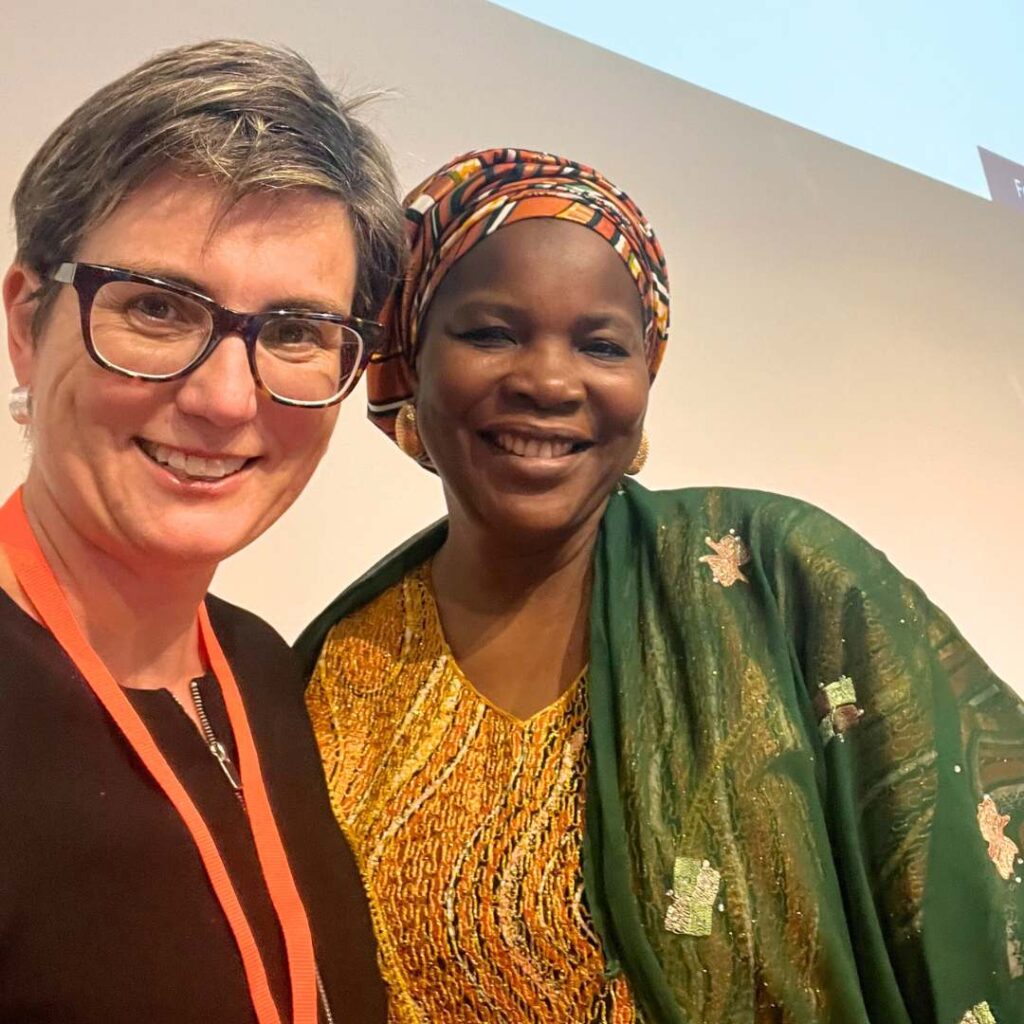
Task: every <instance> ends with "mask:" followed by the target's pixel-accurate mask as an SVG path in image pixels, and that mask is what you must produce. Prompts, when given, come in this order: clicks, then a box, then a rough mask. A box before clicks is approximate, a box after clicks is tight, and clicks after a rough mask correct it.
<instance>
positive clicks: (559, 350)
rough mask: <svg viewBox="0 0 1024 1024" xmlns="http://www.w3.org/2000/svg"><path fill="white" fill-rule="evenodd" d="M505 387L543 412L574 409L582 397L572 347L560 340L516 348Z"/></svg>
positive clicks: (537, 340) (553, 339) (564, 340)
mask: <svg viewBox="0 0 1024 1024" xmlns="http://www.w3.org/2000/svg"><path fill="white" fill-rule="evenodd" d="M505 385H506V387H507V389H508V390H509V391H510V392H511V393H512V394H514V395H515V396H516V397H518V398H519V399H520V400H522V401H525V402H528V403H529V404H531V405H533V406H535V407H536V408H539V409H545V410H554V411H562V410H563V409H566V408H574V407H576V406H577V405H579V404H580V403H581V402H582V401H583V399H584V397H585V395H586V389H585V387H584V383H583V379H582V377H581V376H580V365H579V360H578V358H577V353H576V350H575V347H574V346H573V344H572V342H571V341H569V340H568V339H563V338H554V337H552V338H543V339H534V340H531V341H530V342H529V343H527V344H525V345H520V346H519V347H518V348H517V349H516V353H515V359H514V362H513V365H512V368H511V371H510V373H509V374H508V376H507V378H506V381H505Z"/></svg>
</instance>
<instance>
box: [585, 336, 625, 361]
mask: <svg viewBox="0 0 1024 1024" xmlns="http://www.w3.org/2000/svg"><path fill="white" fill-rule="evenodd" d="M580 350H581V351H583V352H586V353H587V355H591V356H595V357H596V358H598V359H604V360H609V361H617V360H621V359H628V358H629V357H630V355H631V354H632V353H631V352H630V349H629V348H627V347H626V346H625V345H623V344H622V343H621V342H618V341H613V340H612V339H611V338H588V339H587V340H586V341H585V342H583V344H582V345H581V346H580Z"/></svg>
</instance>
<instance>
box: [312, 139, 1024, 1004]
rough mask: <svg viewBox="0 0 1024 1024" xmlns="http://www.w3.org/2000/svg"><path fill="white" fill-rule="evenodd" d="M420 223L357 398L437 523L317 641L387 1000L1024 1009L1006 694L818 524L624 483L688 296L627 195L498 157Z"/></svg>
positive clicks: (888, 580)
mask: <svg viewBox="0 0 1024 1024" xmlns="http://www.w3.org/2000/svg"><path fill="white" fill-rule="evenodd" d="M406 218H407V234H408V239H409V243H410V249H411V265H410V269H409V273H408V275H407V277H406V279H405V280H404V282H403V283H402V285H401V286H400V287H399V288H398V289H397V290H396V291H395V292H393V293H392V295H391V297H390V299H389V300H388V303H387V305H386V307H385V309H384V313H383V315H382V319H383V321H384V329H385V341H386V344H387V346H388V348H387V351H388V352H389V353H390V355H389V357H388V358H387V359H386V361H383V362H381V363H380V364H379V365H378V366H374V367H371V370H370V374H371V377H370V381H369V393H370V414H371V418H372V419H373V421H374V422H375V423H377V425H379V426H380V427H382V428H383V429H384V430H386V431H387V433H388V434H389V435H390V436H392V437H393V438H394V439H395V440H396V441H397V443H398V445H399V447H400V448H401V449H402V451H403V452H405V453H406V454H407V455H408V456H410V457H412V458H414V459H415V460H416V461H417V462H419V463H420V464H421V465H423V466H425V467H427V468H429V469H433V470H434V471H436V472H437V474H438V475H439V476H440V478H441V484H442V486H443V488H444V492H445V497H446V500H447V504H448V511H449V515H448V518H447V519H446V520H445V521H444V522H442V523H440V524H438V525H436V526H434V527H431V528H430V529H428V530H427V531H426V532H424V533H422V534H420V535H419V536H418V537H416V538H414V539H413V540H411V541H410V542H408V543H407V544H406V545H405V546H404V547H402V548H400V549H399V550H398V551H397V552H395V553H394V554H393V555H391V556H390V557H389V558H387V559H385V561H384V562H382V563H381V564H380V565H378V566H377V567H376V568H375V569H374V570H372V571H371V572H370V573H369V574H368V575H367V576H365V577H364V578H363V579H362V580H360V581H359V582H357V583H356V584H355V585H354V586H353V587H351V588H350V589H349V590H348V591H347V592H346V593H345V594H343V595H342V596H341V597H340V598H339V599H338V601H336V602H335V603H334V604H333V605H332V606H331V607H330V608H328V609H327V611H326V612H325V613H324V614H323V615H322V616H321V617H320V618H319V619H318V620H317V621H316V622H314V623H313V625H312V626H311V627H310V628H309V630H308V631H307V632H306V634H305V635H304V636H303V638H302V640H301V642H300V648H301V652H302V653H303V655H304V657H305V658H306V661H307V665H308V666H309V667H310V669H311V670H313V677H312V683H311V686H310V689H309V692H308V696H307V699H308V703H309V707H310V710H311V714H312V717H313V722H314V728H315V730H316V732H317V736H318V739H319V742H320V749H321V753H322V755H323V758H324V762H325V768H326V772H327V777H328V780H329V784H330V787H331V790H332V798H333V806H334V809H335V813H336V815H337V817H338V820H339V822H340V824H341V827H342V829H343V831H344V833H345V835H346V836H347V838H348V839H349V842H350V843H351V844H352V847H353V850H354V852H355V854H356V859H357V861H358V863H359V866H360V870H361V873H362V877H363V881H364V883H365V885H366V888H367V892H368V894H369V898H370V905H371V911H372V914H373V918H374V923H375V926H376V931H377V938H378V943H379V946H380V949H381V958H382V964H383V970H384V974H385V980H386V981H387V983H388V986H389V990H390V998H391V1006H392V1019H393V1020H394V1021H396V1022H397V1021H401V1022H405V1021H409V1022H412V1021H426V1020H429V1021H431V1022H432V1024H454V1022H466V1021H474V1022H494V1024H498V1022H506V1021H516V1022H536V1024H542V1022H543V1024H568V1022H573V1024H579V1022H594V1024H597V1022H605V1024H613V1022H614V1024H624V1022H632V1021H635V1020H644V1021H650V1022H655V1021H656V1022H659V1024H696V1022H700V1024H745V1022H757V1024H769V1022H772V1024H783V1022H785V1024H825V1022H829V1024H868V1022H871V1024H909V1022H911V1021H913V1022H915V1024H993V1022H998V1024H1021V1022H1024V862H1022V861H1021V857H1020V853H1021V851H1020V847H1021V846H1022V845H1024V836H1022V834H1021V833H1022V826H1024V714H1022V706H1021V703H1020V701H1019V700H1018V699H1017V698H1016V697H1015V696H1014V695H1013V694H1012V692H1011V691H1010V690H1009V689H1008V688H1007V687H1006V686H1004V685H1003V684H1002V683H1001V682H1000V681H999V680H998V679H996V678H995V677H994V676H993V675H992V674H991V673H990V672H989V671H988V669H987V668H986V667H985V666H984V665H983V664H982V663H981V661H980V660H979V659H978V657H977V656H976V655H975V654H974V652H973V651H972V650H971V649H970V648H969V647H968V646H967V644H966V643H965V642H964V641H963V639H962V638H961V637H960V636H959V634H958V633H957V632H956V630H955V629H954V628H953V626H952V625H951V624H950V623H949V622H948V620H947V619H946V618H945V617H944V616H943V614H942V613H941V612H940V611H938V610H937V609H936V608H935V607H934V606H933V605H931V604H930V603H929V602H928V600H927V599H926V598H925V596H924V595H923V594H922V593H921V591H920V590H919V589H917V588H916V587H915V586H914V585H913V584H912V583H910V582H909V581H908V580H906V579H905V578H904V577H902V576H901V575H900V574H899V573H898V572H897V571H896V570H895V569H893V567H892V566H891V565H890V564H889V563H888V562H887V561H886V560H885V558H884V557H883V556H882V555H881V554H880V553H879V552H878V551H876V550H874V549H873V548H871V547H870V546H869V545H868V544H867V543H866V542H864V541H863V540H862V539H861V538H859V537H858V536H856V535H855V534H854V533H852V531H850V530H849V529H847V528H846V527H844V526H843V525H842V524H840V523H838V522H836V521H835V520H834V519H832V518H831V517H829V516H827V515H826V514H825V513H823V512H821V511H819V510H817V509H815V508H812V507H810V506H808V505H806V504H804V503H802V502H800V501H797V500H794V499H791V498H785V497H780V496H776V495H770V494H764V493H758V492H752V491H740V490H733V489H724V488H710V489H703V488H700V489H697V488H695V489H689V490H681V491H666V492H651V491H648V490H646V489H644V488H643V487H642V486H640V485H639V484H637V483H635V482H633V481H632V480H630V479H629V476H630V475H631V474H634V473H636V472H637V471H638V470H639V469H640V468H641V467H642V465H643V462H644V458H645V456H646V451H647V442H646V440H645V438H644V435H643V422H644V416H645V412H646V408H647V400H648V390H649V386H650V384H651V381H652V380H653V379H654V376H655V374H656V372H657V369H658V365H659V362H660V360H661V357H662V352H663V349H664V346H665V342H666V338H667V327H668V282H667V277H666V271H665V263H664V259H663V257H662V253H661V249H660V247H659V245H658V243H657V241H656V239H655V236H654V233H653V231H652V230H651V228H650V225H649V224H648V223H647V221H646V220H645V219H644V217H643V216H642V214H641V213H640V211H639V210H638V209H637V208H636V206H635V205H634V204H633V203H632V202H631V201H630V200H629V198H628V197H627V196H625V195H624V194H623V193H622V192H621V191H620V190H619V189H617V188H616V187H615V186H614V185H612V184H611V183H610V182H608V181H607V180H606V179H605V178H603V177H602V176H601V175H600V174H598V173H597V172H595V171H593V170H591V169H590V168H588V167H585V166H583V165H581V164H577V163H574V162H572V161H569V160H564V159H561V158H559V157H554V156H551V155H547V154H541V153H533V152H527V151H522V150H506V149H497V150H486V151H480V152H476V153H470V154H468V155H466V156H465V157H462V158H460V159H459V160H456V161H454V162H453V163H452V164H450V165H448V166H446V167H444V168H441V169H440V170H439V171H438V172H437V173H436V174H435V175H433V176H431V177H430V178H429V179H428V180H427V181H425V182H424V183H423V184H422V185H421V186H419V187H418V188H417V189H415V190H414V191H413V192H412V193H411V194H410V195H409V196H408V197H407V199H406ZM314 665H315V670H314V669H313V666H314Z"/></svg>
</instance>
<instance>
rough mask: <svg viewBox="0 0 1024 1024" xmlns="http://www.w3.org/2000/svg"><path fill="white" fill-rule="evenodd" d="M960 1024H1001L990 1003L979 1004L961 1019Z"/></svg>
mask: <svg viewBox="0 0 1024 1024" xmlns="http://www.w3.org/2000/svg"><path fill="white" fill-rule="evenodd" d="M960 1024H999V1022H998V1021H997V1020H996V1018H995V1017H994V1016H993V1014H992V1009H991V1007H990V1006H989V1005H988V1003H978V1005H977V1006H974V1007H972V1008H971V1009H970V1010H968V1011H967V1012H966V1013H965V1014H964V1015H963V1017H962V1018H961V1019H960Z"/></svg>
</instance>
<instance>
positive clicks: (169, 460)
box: [135, 437, 255, 483]
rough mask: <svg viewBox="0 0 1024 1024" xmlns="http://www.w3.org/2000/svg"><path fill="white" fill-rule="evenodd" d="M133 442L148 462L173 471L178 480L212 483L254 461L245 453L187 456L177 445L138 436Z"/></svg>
mask: <svg viewBox="0 0 1024 1024" xmlns="http://www.w3.org/2000/svg"><path fill="white" fill-rule="evenodd" d="M135 443H136V444H137V445H138V446H139V449H140V450H141V451H142V453H143V454H144V455H145V456H146V457H147V458H148V459H149V460H150V461H152V462H155V463H156V464H157V465H158V466H160V467H161V468H163V469H166V470H168V471H169V472H170V473H173V474H174V476H176V477H177V478H178V479H179V480H187V481H199V482H203V483H216V482H217V481H218V480H224V479H226V478H227V477H229V476H234V475H235V474H236V473H240V472H241V471H242V470H243V469H245V467H246V466H247V465H248V464H249V463H251V462H253V461H255V460H254V459H250V458H247V457H245V456H230V457H229V456H224V457H221V458H215V457H212V456H204V455H191V454H189V453H188V452H183V451H181V450H180V449H178V448H169V447H168V446H167V445H165V444H156V443H154V442H153V441H146V440H145V439H143V438H141V437H137V438H136V439H135Z"/></svg>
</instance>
